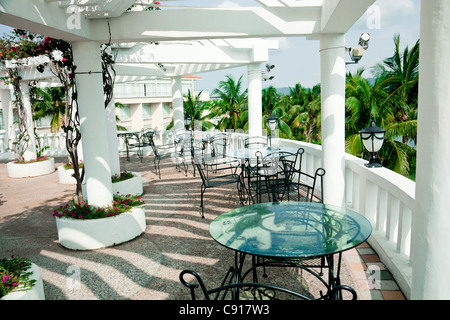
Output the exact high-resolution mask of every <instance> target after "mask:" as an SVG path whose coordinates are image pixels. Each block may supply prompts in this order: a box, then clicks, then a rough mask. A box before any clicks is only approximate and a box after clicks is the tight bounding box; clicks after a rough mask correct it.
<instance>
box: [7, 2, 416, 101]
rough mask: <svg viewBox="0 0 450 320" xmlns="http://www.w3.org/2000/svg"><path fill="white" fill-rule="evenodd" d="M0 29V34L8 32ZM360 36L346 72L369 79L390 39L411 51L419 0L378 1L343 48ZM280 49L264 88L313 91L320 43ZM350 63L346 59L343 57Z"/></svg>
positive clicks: (208, 82)
mask: <svg viewBox="0 0 450 320" xmlns="http://www.w3.org/2000/svg"><path fill="white" fill-rule="evenodd" d="M188 2H189V5H192V6H196V5H198V6H205V5H207V6H211V7H216V6H220V7H237V6H252V5H255V0H188ZM186 3H187V1H177V0H171V2H170V5H177V4H179V5H186ZM8 30H9V29H8V28H7V27H5V26H2V25H0V34H3V33H4V32H8ZM363 32H368V33H370V35H371V38H370V42H369V48H368V49H367V50H366V51H365V53H364V56H363V58H362V60H361V61H360V62H359V63H358V64H356V65H347V71H350V72H352V73H355V72H356V71H357V70H358V69H359V68H364V69H365V70H366V71H365V73H364V75H365V76H366V77H370V71H371V70H370V69H371V68H372V67H373V66H375V65H376V64H377V63H380V62H382V61H383V60H384V59H385V58H388V57H390V56H392V54H393V52H394V42H393V37H394V35H395V34H400V39H401V42H400V47H401V50H403V48H404V47H405V46H409V47H412V46H413V45H414V44H415V43H416V41H417V40H418V39H419V34H420V0H396V1H392V0H377V1H376V2H375V4H374V5H373V8H370V9H369V10H368V11H367V12H366V14H365V15H364V16H362V17H361V18H360V19H359V20H358V21H357V22H356V23H355V24H354V25H353V26H352V28H351V29H350V30H349V31H348V32H347V34H346V36H345V39H346V46H347V47H357V45H358V40H359V36H360V35H361V33H363ZM277 40H278V41H279V48H278V49H276V50H270V51H269V59H270V60H269V61H268V62H270V64H273V65H275V68H274V69H273V70H272V71H271V75H273V76H274V79H273V80H270V81H263V88H265V87H268V86H273V87H275V88H282V87H294V86H295V84H297V83H300V84H301V85H302V86H303V87H312V86H314V85H316V84H318V83H320V55H319V41H317V40H306V38H304V37H285V38H277ZM346 58H347V61H350V58H349V56H347V57H346ZM246 74H247V70H246V67H239V68H234V69H227V70H220V71H213V72H207V73H202V74H198V75H199V76H200V77H202V80H199V81H197V82H196V84H195V89H196V90H205V91H210V92H211V91H213V90H214V89H215V88H217V86H218V84H219V82H220V81H221V80H225V79H226V76H227V75H230V76H232V77H233V78H234V79H235V80H237V79H238V78H239V77H240V76H242V81H243V87H244V88H246V87H247V86H246V84H247V75H246Z"/></svg>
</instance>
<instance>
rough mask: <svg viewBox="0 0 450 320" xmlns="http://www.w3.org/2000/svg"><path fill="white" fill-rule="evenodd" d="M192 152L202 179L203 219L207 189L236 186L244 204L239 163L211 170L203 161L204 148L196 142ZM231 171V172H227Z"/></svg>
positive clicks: (201, 202) (201, 205)
mask: <svg viewBox="0 0 450 320" xmlns="http://www.w3.org/2000/svg"><path fill="white" fill-rule="evenodd" d="M191 150H192V151H191V152H192V158H193V159H194V163H195V166H196V168H197V171H198V172H199V174H200V177H201V179H202V186H201V196H200V197H201V198H200V207H201V209H202V218H204V217H205V215H204V207H205V205H204V201H203V195H204V193H205V191H206V189H209V188H216V187H220V186H224V185H230V184H236V186H237V190H238V194H239V200H240V202H241V204H242V197H241V192H242V184H241V183H242V182H241V176H240V175H239V174H238V173H237V170H238V168H239V166H238V164H239V163H238V162H237V164H236V166H227V167H219V168H211V166H209V165H204V164H203V161H202V158H201V157H202V153H203V148H202V147H200V146H197V145H196V142H195V141H194V147H193V148H192V149H191ZM227 171H229V172H227Z"/></svg>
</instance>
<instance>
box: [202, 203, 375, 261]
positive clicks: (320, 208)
mask: <svg viewBox="0 0 450 320" xmlns="http://www.w3.org/2000/svg"><path fill="white" fill-rule="evenodd" d="M209 232H210V235H211V236H212V238H213V239H214V240H216V241H217V242H218V243H220V244H221V245H223V246H225V247H227V248H230V249H232V250H235V251H239V252H243V253H248V254H252V255H257V256H264V257H272V258H311V257H318V256H324V255H329V254H334V253H338V252H342V251H345V250H348V249H351V248H353V247H356V246H357V245H359V244H361V243H363V242H364V241H366V240H367V238H368V237H369V236H370V234H371V233H372V226H371V224H370V222H369V221H368V220H367V219H366V218H365V217H363V216H362V215H360V214H358V213H356V212H354V211H352V210H349V209H345V208H340V207H336V206H331V205H325V204H322V203H314V202H292V201H291V202H273V203H259V204H254V205H249V206H244V207H240V208H237V209H234V210H231V211H229V212H227V213H224V214H222V215H220V216H219V217H217V218H216V219H214V221H213V222H212V223H211V225H210V228H209Z"/></svg>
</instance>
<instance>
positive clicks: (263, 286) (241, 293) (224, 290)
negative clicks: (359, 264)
mask: <svg viewBox="0 0 450 320" xmlns="http://www.w3.org/2000/svg"><path fill="white" fill-rule="evenodd" d="M235 274H236V272H235V269H234V267H230V269H229V270H228V272H227V273H226V275H225V277H224V279H223V280H222V283H221V285H220V286H219V287H217V288H213V289H208V288H207V287H206V285H205V283H204V281H203V279H202V278H201V276H200V275H199V274H198V273H197V272H195V271H192V270H183V271H182V272H181V273H180V276H179V278H180V281H181V283H182V284H183V285H184V286H186V287H187V288H189V290H190V293H191V299H192V300H197V297H196V289H198V288H200V290H201V293H202V294H203V297H204V299H205V300H314V299H312V298H311V297H310V296H308V295H305V294H303V293H300V292H296V291H293V290H291V289H288V288H283V287H280V286H276V285H272V284H267V283H252V282H239V283H233V277H234V276H235ZM186 275H188V276H191V278H192V277H193V278H194V279H195V282H193V281H191V282H188V281H186V279H185V276H186ZM342 291H348V292H349V293H350V294H351V300H356V298H357V294H356V291H355V290H354V289H353V288H351V287H349V286H343V285H339V286H336V287H334V288H333V289H332V290H330V292H329V293H328V294H327V295H323V296H321V297H319V298H318V299H317V300H325V299H331V300H334V299H336V297H337V296H338V294H339V295H341V294H342ZM262 306H263V307H262V308H259V309H258V310H260V312H261V313H262V314H264V313H265V312H268V311H269V310H265V308H264V305H262ZM265 307H266V308H268V306H265Z"/></svg>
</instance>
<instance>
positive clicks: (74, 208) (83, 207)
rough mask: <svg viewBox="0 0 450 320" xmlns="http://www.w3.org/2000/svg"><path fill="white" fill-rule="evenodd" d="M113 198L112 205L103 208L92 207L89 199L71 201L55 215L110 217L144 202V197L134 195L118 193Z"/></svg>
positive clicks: (84, 217)
mask: <svg viewBox="0 0 450 320" xmlns="http://www.w3.org/2000/svg"><path fill="white" fill-rule="evenodd" d="M113 199H114V200H113V203H112V205H110V206H106V207H101V208H95V207H92V206H90V205H89V204H88V202H87V201H81V203H80V204H78V203H75V202H74V201H71V202H69V203H67V204H66V205H64V206H60V207H59V208H58V209H56V210H55V211H54V212H53V216H55V217H57V218H63V217H64V218H70V219H77V220H86V219H100V218H108V217H113V216H117V215H119V214H121V213H124V212H128V211H130V210H131V209H132V208H133V207H136V206H140V205H143V204H144V200H143V199H142V198H140V197H137V196H132V195H119V194H117V195H114V196H113Z"/></svg>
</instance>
